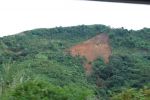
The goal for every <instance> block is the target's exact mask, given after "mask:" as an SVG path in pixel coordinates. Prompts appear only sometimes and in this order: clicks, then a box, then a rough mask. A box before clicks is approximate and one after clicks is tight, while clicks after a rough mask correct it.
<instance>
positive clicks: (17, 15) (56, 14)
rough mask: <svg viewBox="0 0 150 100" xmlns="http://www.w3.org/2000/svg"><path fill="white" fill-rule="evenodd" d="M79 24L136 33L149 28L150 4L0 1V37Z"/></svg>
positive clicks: (61, 0) (56, 0)
mask: <svg viewBox="0 0 150 100" xmlns="http://www.w3.org/2000/svg"><path fill="white" fill-rule="evenodd" d="M81 24H86V25H89V24H105V25H108V26H111V27H124V28H127V29H135V30H137V29H141V28H143V27H149V28H150V5H143V4H125V3H110V2H95V1H85V0H0V36H6V35H10V34H15V33H19V32H22V31H25V30H30V29H35V28H51V27H56V26H74V25H81Z"/></svg>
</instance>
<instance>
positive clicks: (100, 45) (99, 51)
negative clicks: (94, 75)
mask: <svg viewBox="0 0 150 100" xmlns="http://www.w3.org/2000/svg"><path fill="white" fill-rule="evenodd" d="M69 51H70V53H71V55H72V56H77V55H79V56H84V57H85V58H86V59H87V62H86V63H85V64H84V67H85V70H86V73H87V74H90V73H91V72H92V66H91V62H93V61H94V60H96V59H97V58H98V57H102V58H103V59H104V62H105V63H108V62H109V56H110V55H111V47H110V45H109V37H108V35H107V34H105V33H103V34H100V35H97V36H95V37H93V38H91V39H89V40H87V41H85V42H83V43H81V44H78V45H75V46H73V47H71V48H70V50H69Z"/></svg>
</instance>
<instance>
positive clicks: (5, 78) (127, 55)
mask: <svg viewBox="0 0 150 100" xmlns="http://www.w3.org/2000/svg"><path fill="white" fill-rule="evenodd" d="M149 72H150V29H149V28H144V29H141V30H137V31H134V30H127V29H124V28H118V29H113V28H110V27H108V26H105V25H80V26H72V27H56V28H50V29H46V28H42V29H34V30H28V31H24V32H21V33H19V34H16V35H12V36H5V37H2V38H0V100H97V99H98V100H149V99H150V84H149V83H150V74H149ZM87 74H88V75H87Z"/></svg>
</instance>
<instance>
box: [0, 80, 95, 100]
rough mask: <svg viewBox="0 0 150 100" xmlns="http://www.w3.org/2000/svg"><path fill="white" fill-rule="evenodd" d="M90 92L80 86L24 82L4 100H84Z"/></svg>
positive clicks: (36, 81)
mask: <svg viewBox="0 0 150 100" xmlns="http://www.w3.org/2000/svg"><path fill="white" fill-rule="evenodd" d="M92 94H93V93H92V90H89V89H87V88H86V87H80V86H76V85H75V86H74V85H73V86H71V85H69V86H65V87H60V86H56V85H53V84H50V83H48V82H46V81H39V80H33V81H26V82H25V83H23V84H20V85H18V86H16V87H15V88H13V89H12V90H11V91H9V94H6V95H5V96H4V97H3V98H4V100H85V99H86V98H87V97H90V96H92Z"/></svg>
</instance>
